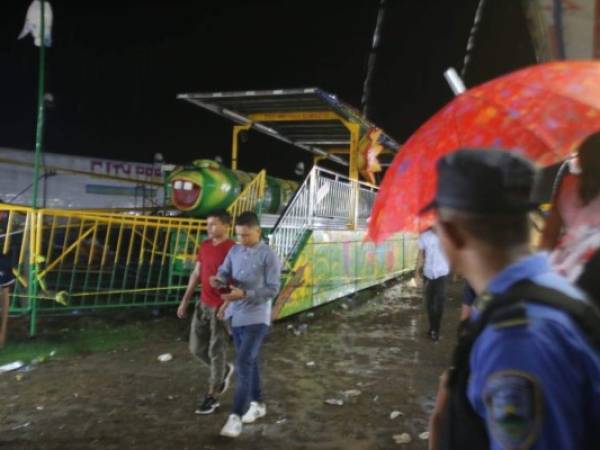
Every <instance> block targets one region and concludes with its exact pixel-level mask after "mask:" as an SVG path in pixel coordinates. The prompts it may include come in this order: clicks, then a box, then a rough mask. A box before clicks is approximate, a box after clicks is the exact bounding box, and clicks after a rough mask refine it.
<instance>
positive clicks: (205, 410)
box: [194, 395, 221, 414]
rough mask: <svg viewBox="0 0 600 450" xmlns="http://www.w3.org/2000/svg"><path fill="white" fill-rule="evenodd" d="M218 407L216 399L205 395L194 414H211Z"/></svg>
mask: <svg viewBox="0 0 600 450" xmlns="http://www.w3.org/2000/svg"><path fill="white" fill-rule="evenodd" d="M219 406H221V405H220V404H219V401H218V400H217V399H216V398H214V397H211V396H210V395H207V396H206V397H205V398H204V400H202V401H201V402H200V403H199V404H198V407H197V408H196V411H194V412H195V413H196V414H212V413H214V412H215V410H216V409H217V408H218V407H219Z"/></svg>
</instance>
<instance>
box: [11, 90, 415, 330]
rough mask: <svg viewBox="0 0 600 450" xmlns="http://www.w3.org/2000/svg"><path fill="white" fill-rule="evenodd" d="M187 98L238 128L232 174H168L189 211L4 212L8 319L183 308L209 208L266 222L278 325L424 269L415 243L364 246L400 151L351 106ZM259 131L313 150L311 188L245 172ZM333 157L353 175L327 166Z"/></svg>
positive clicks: (398, 240)
mask: <svg viewBox="0 0 600 450" xmlns="http://www.w3.org/2000/svg"><path fill="white" fill-rule="evenodd" d="M178 97H179V98H180V99H182V100H185V101H188V102H190V103H192V104H195V105H197V106H200V107H202V108H204V109H206V110H208V111H211V112H213V113H216V114H218V115H221V116H223V117H226V118H228V119H230V120H232V121H233V122H234V126H233V140H232V149H231V150H232V152H231V156H232V157H231V161H232V164H231V168H230V169H229V168H226V167H224V166H222V165H220V164H218V163H216V162H214V161H207V160H200V161H195V162H194V163H192V164H191V165H189V166H183V167H180V168H173V169H171V170H170V171H169V173H168V174H167V176H166V178H165V192H166V197H167V198H171V199H172V200H173V205H174V206H176V207H178V208H179V209H180V211H182V212H183V214H180V215H178V216H169V215H166V216H160V217H157V216H148V215H141V214H132V211H130V212H128V213H117V212H112V211H107V210H101V211H85V210H75V209H33V208H28V207H22V206H12V205H2V206H0V210H3V211H5V212H6V213H7V214H6V218H5V220H3V221H2V224H0V228H2V230H1V231H0V250H1V251H2V252H3V253H4V254H5V255H10V256H12V258H13V259H14V274H15V277H16V278H17V283H16V284H15V286H14V289H13V291H12V295H11V305H10V313H11V315H13V316H14V315H21V316H27V317H28V318H29V320H30V333H31V334H35V332H36V324H37V321H38V318H39V316H40V315H50V314H79V313H82V312H84V311H90V310H101V309H111V308H133V307H146V308H147V307H151V308H156V307H159V306H165V305H174V304H176V303H178V302H179V300H180V297H181V295H182V293H183V290H184V289H185V287H186V285H187V278H188V274H189V271H190V270H191V268H192V267H193V264H194V261H195V253H196V249H197V246H198V244H199V243H200V242H201V240H202V239H203V238H204V236H205V231H206V222H205V220H204V219H203V218H202V216H203V215H205V214H206V213H207V212H208V211H209V210H210V209H211V208H227V209H228V210H229V211H230V212H231V214H232V216H233V219H234V221H235V219H236V217H237V216H238V215H239V214H240V213H241V212H243V211H247V210H253V211H256V212H257V213H259V215H260V216H261V222H262V223H263V225H264V227H265V234H266V235H267V236H268V239H269V243H270V245H271V246H272V247H273V248H274V250H275V251H276V252H277V254H278V255H279V257H280V258H281V260H282V261H283V263H284V268H285V269H284V273H283V275H282V277H283V278H282V289H281V291H280V293H279V295H278V296H277V298H276V299H274V302H273V308H274V309H273V317H274V319H280V318H283V317H286V316H289V315H292V314H295V313H298V312H300V311H304V310H306V309H309V308H312V307H315V306H317V305H321V304H323V303H327V302H329V301H332V300H335V299H337V298H340V297H343V296H345V295H349V294H352V293H354V292H356V291H358V290H361V289H364V288H366V287H369V286H373V285H376V284H379V283H382V282H384V281H385V280H387V279H390V278H394V277H397V276H398V275H400V274H401V273H403V272H405V271H408V270H411V269H412V268H413V267H414V260H415V255H416V246H415V240H414V237H413V236H410V235H403V234H398V235H395V236H393V237H392V238H390V239H388V240H387V241H385V242H383V243H382V244H380V245H378V246H375V245H374V244H373V243H369V242H365V241H364V237H365V230H366V224H367V220H368V217H369V215H370V212H371V208H372V205H373V202H374V199H375V195H376V192H377V187H376V186H375V185H374V184H373V183H372V181H374V176H373V174H374V173H375V172H376V171H377V170H380V169H381V165H385V164H386V159H388V160H389V159H390V158H391V157H393V155H394V153H395V152H396V151H397V149H398V144H397V143H396V142H394V141H393V140H392V139H391V138H389V137H388V136H387V135H385V133H383V132H382V131H381V130H379V129H378V128H377V127H375V126H374V125H373V124H371V123H370V122H369V121H367V120H366V119H365V118H364V117H362V116H361V115H360V114H359V113H358V112H356V111H355V110H354V109H352V108H351V107H350V106H348V105H346V104H345V103H343V102H341V101H339V100H338V99H337V98H336V97H335V96H333V95H331V94H329V93H327V92H324V91H322V90H320V89H317V88H310V89H298V90H274V91H247V92H218V93H217V92H216V93H208V94H181V95H179V96H178ZM249 129H252V130H256V131H258V132H261V133H264V134H267V135H269V136H271V137H273V138H275V139H279V140H281V141H284V142H287V143H288V144H290V145H292V146H294V147H296V148H299V149H302V150H304V151H308V152H311V153H312V154H313V155H314V159H315V166H314V167H313V168H312V170H311V171H310V173H309V174H308V176H307V177H306V178H305V179H304V181H303V182H302V183H300V184H299V185H295V184H294V183H293V182H290V181H287V180H281V179H277V178H271V177H267V175H266V171H265V170H261V171H260V172H259V173H257V174H249V173H245V172H242V171H239V170H238V168H237V157H238V153H239V151H240V149H239V142H238V138H239V133H240V132H241V131H243V130H249ZM323 159H328V160H330V161H333V162H335V163H338V164H340V165H342V166H344V167H347V169H348V174H347V175H343V174H340V173H336V172H334V171H331V170H328V169H325V168H322V167H319V165H318V162H319V161H320V160H323ZM380 161H381V162H380ZM359 174H362V176H363V177H364V178H365V179H366V180H368V181H369V182H364V181H360V180H359ZM29 280H33V281H32V283H33V284H32V285H29V284H28V283H29Z"/></svg>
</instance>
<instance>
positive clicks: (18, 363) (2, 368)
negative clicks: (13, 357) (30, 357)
mask: <svg viewBox="0 0 600 450" xmlns="http://www.w3.org/2000/svg"><path fill="white" fill-rule="evenodd" d="M24 365H25V363H24V362H23V361H14V362H11V363H8V364H4V365H3V366H0V373H4V372H11V371H13V370H17V369H20V368H21V367H23V366H24Z"/></svg>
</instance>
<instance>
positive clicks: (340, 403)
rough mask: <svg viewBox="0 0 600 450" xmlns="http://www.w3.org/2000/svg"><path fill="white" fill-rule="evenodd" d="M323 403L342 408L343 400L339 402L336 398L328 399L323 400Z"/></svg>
mask: <svg viewBox="0 0 600 450" xmlns="http://www.w3.org/2000/svg"><path fill="white" fill-rule="evenodd" d="M325 403H327V404H328V405H333V406H342V405H343V404H344V400H340V399H337V398H328V399H327V400H325Z"/></svg>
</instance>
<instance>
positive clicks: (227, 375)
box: [218, 363, 235, 395]
mask: <svg viewBox="0 0 600 450" xmlns="http://www.w3.org/2000/svg"><path fill="white" fill-rule="evenodd" d="M233 372H235V368H234V366H233V364H231V363H227V369H226V370H225V376H224V377H223V382H222V383H221V386H219V392H218V394H219V395H223V394H224V393H225V391H226V390H227V389H228V388H229V382H230V381H231V375H233Z"/></svg>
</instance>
